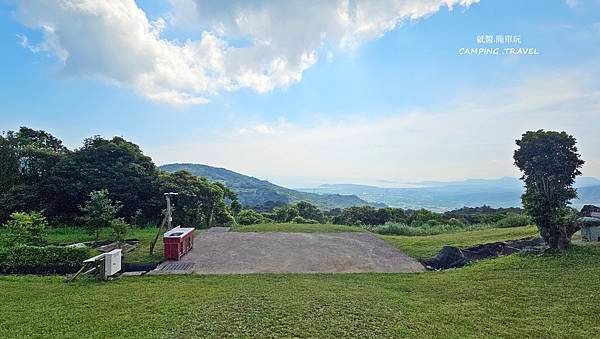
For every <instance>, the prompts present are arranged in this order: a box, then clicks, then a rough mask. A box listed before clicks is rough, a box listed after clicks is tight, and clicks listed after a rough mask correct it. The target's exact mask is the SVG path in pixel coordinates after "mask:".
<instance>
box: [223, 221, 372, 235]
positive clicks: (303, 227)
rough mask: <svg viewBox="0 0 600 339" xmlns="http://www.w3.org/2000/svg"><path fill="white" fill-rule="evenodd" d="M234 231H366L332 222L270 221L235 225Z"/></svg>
mask: <svg viewBox="0 0 600 339" xmlns="http://www.w3.org/2000/svg"><path fill="white" fill-rule="evenodd" d="M233 230H234V231H236V232H301V233H336V232H367V231H366V230H365V229H363V228H360V227H354V226H345V225H334V224H293V223H271V224H258V225H248V226H242V225H240V226H236V227H234V228H233Z"/></svg>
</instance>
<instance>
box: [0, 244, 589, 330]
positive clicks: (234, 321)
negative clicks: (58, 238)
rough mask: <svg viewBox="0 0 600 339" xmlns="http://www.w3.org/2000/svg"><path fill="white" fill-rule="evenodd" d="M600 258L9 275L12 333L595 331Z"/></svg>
mask: <svg viewBox="0 0 600 339" xmlns="http://www.w3.org/2000/svg"><path fill="white" fill-rule="evenodd" d="M599 261H600V248H599V247H591V248H578V249H575V250H573V251H571V252H569V253H567V254H564V255H561V256H549V257H520V256H509V257H504V258H499V259H496V260H487V261H483V262H479V263H477V264H474V265H472V266H470V267H467V268H463V269H459V270H451V271H446V272H427V273H421V274H336V275H334V274H320V275H303V274H299V275H245V276H209V277H207V276H177V277H175V276H173V277H157V276H154V277H152V276H147V277H132V278H124V279H119V280H116V281H111V282H104V283H96V282H91V281H80V282H77V283H74V284H65V283H64V282H63V279H62V278H61V277H23V276H20V277H19V276H9V277H6V276H5V277H0V300H2V303H0V314H2V317H0V337H14V336H17V335H18V336H49V337H57V336H58V337H65V336H67V337H81V336H85V337H114V336H121V337H124V336H126V337H157V336H168V337H173V336H176V337H190V336H193V337H202V336H208V335H210V336H213V337H224V336H258V337H279V336H303V337H311V336H312V337H314V336H321V337H323V336H336V337H345V336H350V335H352V336H361V337H382V336H386V337H390V336H405V337H406V336H408V337H594V336H597V335H598V333H599V331H600V323H598V321H597V314H598V313H600V304H599V303H598V302H597V290H598V289H599V288H600V279H598V277H599V276H600V265H599V264H598V262H599ZM107 314H110V316H107Z"/></svg>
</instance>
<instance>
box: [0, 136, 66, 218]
mask: <svg viewBox="0 0 600 339" xmlns="http://www.w3.org/2000/svg"><path fill="white" fill-rule="evenodd" d="M68 154H69V151H68V150H67V148H66V147H64V146H63V144H62V142H61V141H60V140H59V139H57V138H55V137H54V136H52V135H51V134H50V133H47V132H45V131H41V130H33V129H31V128H27V127H21V128H20V129H19V130H18V131H16V132H15V131H8V132H6V133H3V134H2V135H0V221H2V220H5V219H6V217H7V216H8V215H9V214H10V213H11V212H13V211H17V210H21V211H25V210H40V209H44V208H45V207H46V205H47V203H48V201H50V200H51V199H52V198H53V196H52V195H51V194H46V193H47V192H46V191H44V190H43V182H44V181H45V180H46V179H47V178H48V177H49V176H51V173H52V171H53V169H54V166H55V165H56V164H57V163H58V162H60V160H61V159H63V158H64V157H65V156H67V155H68Z"/></svg>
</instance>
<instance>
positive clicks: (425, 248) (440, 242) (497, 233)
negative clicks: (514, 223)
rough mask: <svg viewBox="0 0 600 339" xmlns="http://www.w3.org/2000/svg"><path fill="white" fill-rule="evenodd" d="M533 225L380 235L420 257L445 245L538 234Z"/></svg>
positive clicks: (494, 240)
mask: <svg viewBox="0 0 600 339" xmlns="http://www.w3.org/2000/svg"><path fill="white" fill-rule="evenodd" d="M538 234H539V233H538V230H537V228H536V227H535V226H523V227H511V228H489V229H482V230H475V231H466V232H459V233H448V234H437V235H428V236H420V237H413V236H389V235H380V236H379V237H381V238H382V239H383V240H385V242H387V243H388V244H390V245H392V246H394V247H396V248H398V249H400V250H401V251H403V252H405V253H406V254H408V255H410V256H411V257H413V258H417V259H422V258H427V257H431V256H433V255H435V254H436V253H437V252H438V251H439V250H440V249H442V247H444V246H445V245H449V246H459V247H463V246H473V245H478V244H483V243H488V242H496V241H505V240H511V239H520V238H525V237H531V236H535V235H538Z"/></svg>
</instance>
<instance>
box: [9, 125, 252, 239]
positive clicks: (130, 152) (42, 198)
mask: <svg viewBox="0 0 600 339" xmlns="http://www.w3.org/2000/svg"><path fill="white" fill-rule="evenodd" d="M0 174H1V175H0V223H4V222H5V221H6V220H8V218H9V216H10V215H11V213H13V212H18V211H42V212H43V214H44V215H45V216H46V217H47V218H48V220H49V222H50V223H51V224H54V225H58V224H75V225H76V224H79V223H82V218H83V217H84V213H83V212H82V208H83V206H85V205H86V202H87V201H88V200H89V199H90V193H92V192H97V191H102V190H106V192H107V194H108V197H109V198H110V199H111V200H112V201H114V202H116V203H117V204H118V205H119V209H118V211H117V212H116V214H117V216H118V217H119V218H123V219H124V220H126V221H127V222H129V223H132V224H136V225H140V226H142V225H145V224H156V223H158V222H160V220H161V218H162V215H163V209H164V206H165V201H164V197H163V194H164V193H166V192H178V193H179V195H178V196H177V199H176V201H175V205H176V208H175V210H174V212H173V220H174V223H176V224H184V225H189V226H194V227H200V228H204V227H210V226H212V225H214V224H219V225H228V224H232V223H233V222H234V214H236V213H237V212H239V210H240V209H241V206H240V205H239V203H238V201H237V196H236V194H235V193H234V192H232V191H231V190H229V189H227V187H225V186H224V185H223V184H221V183H218V182H212V181H209V180H207V179H205V178H201V177H197V176H194V175H192V174H190V173H188V172H185V171H180V172H176V173H172V174H170V173H166V172H163V171H160V170H159V169H158V168H157V167H156V166H155V164H154V163H153V162H152V159H151V158H150V157H148V156H146V155H144V154H143V152H142V150H141V149H140V147H139V146H138V145H136V144H134V143H132V142H130V141H127V140H125V139H124V138H121V137H114V138H112V139H104V138H102V137H100V136H93V137H90V138H87V139H85V140H84V141H83V145H82V146H81V147H79V148H77V149H75V150H69V149H68V148H67V147H65V146H64V145H63V143H62V141H61V140H60V139H58V138H56V137H54V136H53V135H51V134H50V133H48V132H46V131H43V130H34V129H31V128H28V127H21V128H20V129H19V130H18V131H7V132H4V133H2V134H1V135H0Z"/></svg>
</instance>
